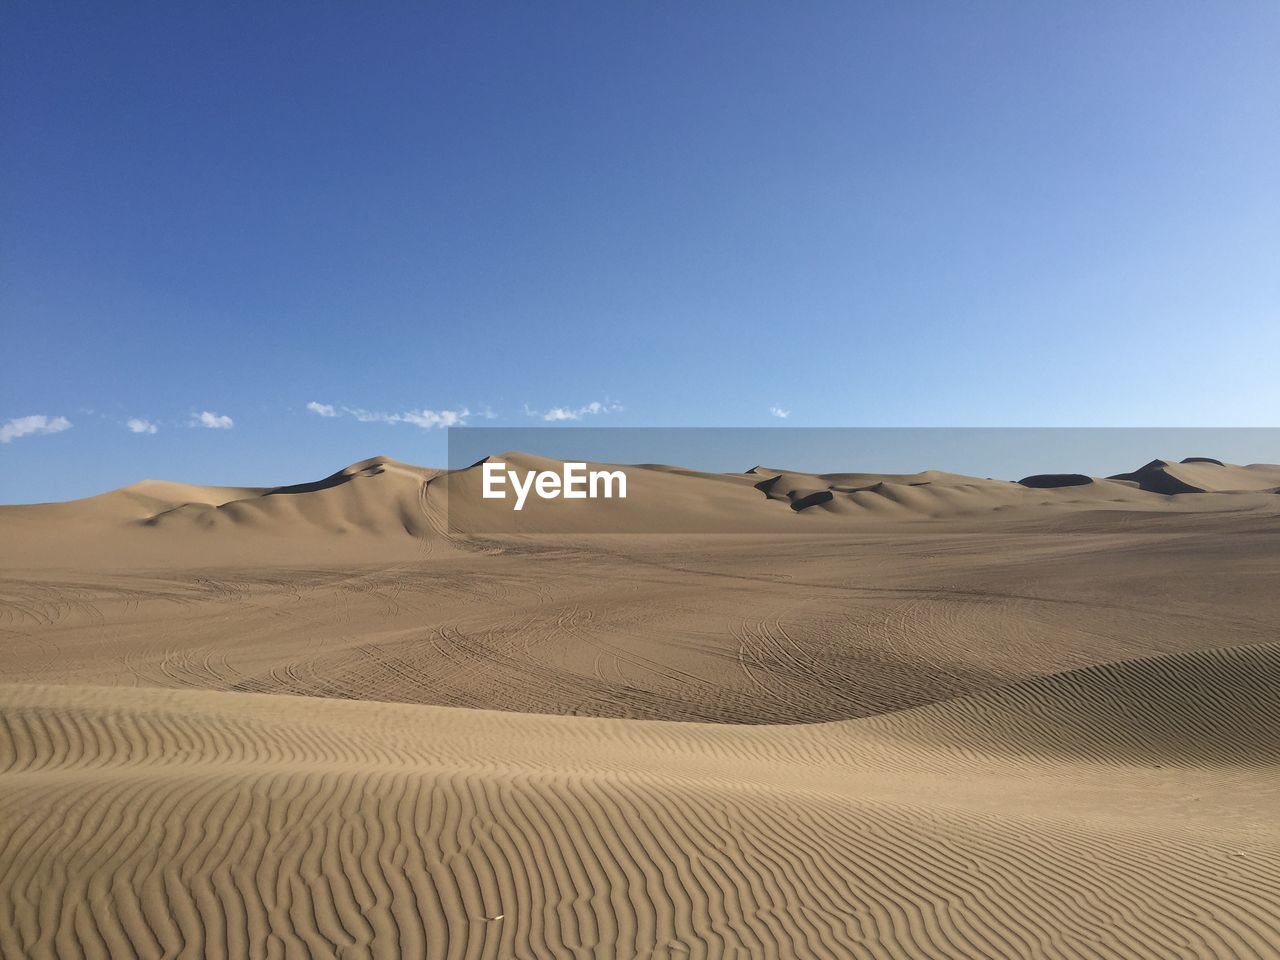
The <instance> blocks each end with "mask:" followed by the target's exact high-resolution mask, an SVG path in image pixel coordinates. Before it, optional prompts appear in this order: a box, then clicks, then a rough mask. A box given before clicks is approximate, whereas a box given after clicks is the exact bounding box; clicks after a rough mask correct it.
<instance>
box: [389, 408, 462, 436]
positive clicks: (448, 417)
mask: <svg viewBox="0 0 1280 960" xmlns="http://www.w3.org/2000/svg"><path fill="white" fill-rule="evenodd" d="M469 416H471V411H470V410H467V409H466V408H465V407H464V408H463V409H461V410H438V411H437V410H406V411H405V412H404V413H402V414H400V419H401V420H403V421H404V422H405V423H412V424H413V425H414V426H415V427H422V428H423V429H424V430H430V429H431V428H432V427H456V426H458V425H459V424H463V423H466V420H467V417H469Z"/></svg>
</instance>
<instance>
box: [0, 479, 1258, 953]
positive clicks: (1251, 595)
mask: <svg viewBox="0 0 1280 960" xmlns="http://www.w3.org/2000/svg"><path fill="white" fill-rule="evenodd" d="M525 456H526V455H507V458H508V459H511V458H513V457H525ZM527 462H528V463H530V464H533V465H536V464H537V463H538V462H539V461H537V460H536V459H535V458H529V459H528V461H527ZM1139 462H1140V461H1139ZM1061 477H1062V475H1055V476H1054V477H1042V478H1039V479H1036V478H1027V479H1026V480H1024V481H1023V482H1022V483H1009V482H1005V481H995V480H983V479H977V478H968V477H958V476H955V475H951V474H943V473H937V472H930V473H927V474H918V475H895V476H887V475H866V474H829V475H815V474H802V473H795V472H789V471H785V470H770V469H765V468H756V469H755V470H752V471H748V472H746V473H743V474H731V475H708V474H700V473H698V472H696V471H688V470H680V469H676V468H669V467H648V468H644V470H643V471H641V478H640V479H639V480H638V481H636V484H637V486H636V490H637V492H638V496H637V499H635V500H634V501H630V502H629V503H627V504H623V505H619V504H617V503H614V504H603V505H601V504H592V505H591V507H592V511H588V517H587V519H583V517H582V516H580V515H579V514H570V513H568V512H566V511H564V510H563V509H562V508H563V506H564V505H563V504H561V505H560V508H559V511H558V512H546V513H544V514H543V515H542V516H541V517H540V518H539V519H538V520H537V524H538V525H541V524H552V525H554V524H556V523H559V524H561V525H562V527H563V530H561V531H560V532H558V533H540V534H538V535H529V534H527V533H522V532H520V529H519V527H518V526H516V525H514V524H513V523H511V522H510V521H509V519H507V518H506V516H495V515H494V514H493V512H492V511H493V508H494V506H495V505H494V504H493V503H491V502H487V501H483V500H482V499H480V498H478V497H477V496H476V495H475V491H476V487H475V482H476V480H475V470H474V469H473V470H471V471H462V472H457V473H453V474H448V473H444V472H441V471H434V470H427V469H423V468H416V467H410V466H408V465H404V464H398V463H395V462H394V461H388V460H386V459H385V458H375V459H373V460H370V461H363V462H361V463H359V464H355V465H353V466H352V467H350V468H347V469H345V470H343V471H339V472H338V473H337V474H334V475H333V476H331V477H328V478H325V479H324V480H321V481H317V482H314V483H306V484H300V485H297V486H293V487H284V488H272V489H258V488H225V487H217V488H215V487H196V486H189V485H178V484H164V483H159V482H147V483H143V484H138V485H134V486H133V487H129V488H125V489H124V490H120V491H115V492H113V493H109V494H104V495H102V496H99V497H94V498H90V499H88V500H83V501H77V502H74V503H68V504H45V505H37V506H24V507H5V508H0V538H2V539H0V544H2V546H0V650H2V651H3V655H4V661H3V662H4V664H5V666H4V670H3V673H2V674H0V679H2V680H3V681H4V682H3V684H0V956H2V957H4V958H5V960H8V958H9V957H32V958H45V957H49V958H59V960H61V958H70V957H82V956H84V957H130V958H131V957H191V958H197V957H282V958H283V957H343V958H350V957H362V956H377V957H432V958H444V960H463V958H467V960H470V958H477V960H479V958H493V960H498V958H525V960H542V958H565V960H579V958H586V957H590V958H601V960H603V958H610V960H613V958H628V960H630V958H650V957H658V958H684V957H695V958H730V957H733V958H748V957H750V958H754V957H779V958H783V957H793V958H808V957H829V958H846V957H855V958H940V957H941V958H951V957H967V958H982V960H986V958H1010V960H1012V958H1018V960H1021V958H1032V957H1046V958H1048V957H1081V958H1085V957H1089V958H1104V957H1105V958H1110V957H1114V958H1125V960H1127V958H1152V960H1163V958H1170V957H1214V958H1227V957H1232V958H1268V957H1280V819H1278V818H1277V817H1276V810H1277V809H1280V776H1278V775H1277V771H1278V770H1280V648H1277V647H1276V645H1275V644H1276V639H1277V637H1276V624H1277V622H1280V591H1278V590H1276V584H1277V583H1280V550H1277V547H1276V544H1277V542H1278V541H1277V539H1276V534H1277V532H1280V523H1278V518H1280V497H1277V496H1276V494H1275V492H1274V490H1275V487H1276V486H1280V470H1277V469H1276V468H1274V467H1267V466H1264V465H1254V466H1250V467H1232V466H1229V465H1220V464H1215V463H1210V462H1203V461H1199V462H1193V463H1189V464H1177V463H1172V462H1167V461H1155V462H1153V463H1150V464H1148V465H1147V466H1145V467H1143V468H1141V469H1140V470H1138V471H1135V472H1134V473H1133V474H1129V475H1124V476H1122V477H1119V478H1112V479H1104V478H1089V477H1084V478H1083V479H1079V478H1075V479H1071V480H1070V482H1064V481H1063V480H1062V479H1061ZM1028 481H1031V482H1028ZM1273 481H1274V482H1273ZM1178 485H1181V486H1178ZM1183 487H1186V488H1192V489H1183ZM596 507H604V508H605V509H602V510H596V509H595V508H596ZM620 507H621V510H622V512H621V513H620V512H619V508H620ZM628 511H629V512H628ZM592 517H594V519H592ZM641 521H643V522H652V523H653V524H654V529H655V530H657V531H659V532H658V533H655V534H653V535H647V536H622V535H616V534H613V535H611V534H599V533H597V534H594V535H590V534H591V533H592V531H593V530H598V529H603V530H609V529H616V528H617V527H618V525H619V523H624V524H634V523H637V522H641ZM726 523H727V524H729V525H731V526H732V528H733V529H735V530H738V531H740V532H739V533H738V534H736V535H732V536H705V535H701V534H699V533H698V531H705V530H711V529H717V524H726ZM468 528H470V531H469V530H468Z"/></svg>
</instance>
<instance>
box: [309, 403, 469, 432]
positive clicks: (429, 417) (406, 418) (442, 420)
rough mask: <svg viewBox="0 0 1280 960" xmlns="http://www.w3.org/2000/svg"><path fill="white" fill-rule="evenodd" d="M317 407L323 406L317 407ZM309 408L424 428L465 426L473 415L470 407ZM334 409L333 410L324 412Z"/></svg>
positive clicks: (361, 419) (331, 414)
mask: <svg viewBox="0 0 1280 960" xmlns="http://www.w3.org/2000/svg"><path fill="white" fill-rule="evenodd" d="M317 407H320V408H323V409H322V410H321V409H316V408H317ZM307 409H308V410H314V411H315V412H316V413H318V414H320V415H321V416H322V417H340V416H342V415H343V414H345V415H347V416H349V417H353V418H354V419H356V420H358V421H359V422H360V423H409V424H412V425H413V426H415V427H421V428H422V429H423V430H430V429H432V428H433V427H457V426H463V425H465V424H466V422H467V418H468V417H471V416H472V413H471V410H470V408H468V407H463V408H462V409H460V410H427V409H422V410H405V411H403V412H401V413H382V412H381V411H378V410H365V409H362V408H361V407H335V406H333V405H331V404H327V403H309V404H307ZM324 411H332V412H328V413H326V412H324ZM476 416H481V417H487V418H491V417H493V416H494V414H493V412H492V411H490V410H489V409H488V408H487V407H486V408H485V409H484V410H483V411H482V412H481V413H479V414H476Z"/></svg>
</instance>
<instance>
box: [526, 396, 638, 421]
mask: <svg viewBox="0 0 1280 960" xmlns="http://www.w3.org/2000/svg"><path fill="white" fill-rule="evenodd" d="M622 409H623V407H622V404H620V403H613V402H612V401H609V400H606V401H604V402H601V401H599V400H593V401H591V403H588V404H585V405H584V406H581V407H552V408H551V409H550V410H531V409H529V405H528V404H525V407H524V415H525V416H526V417H535V418H536V419H539V420H546V421H547V422H549V423H555V422H558V421H562V420H581V419H582V418H583V417H587V416H591V415H593V414H597V413H617V412H618V411H620V410H622Z"/></svg>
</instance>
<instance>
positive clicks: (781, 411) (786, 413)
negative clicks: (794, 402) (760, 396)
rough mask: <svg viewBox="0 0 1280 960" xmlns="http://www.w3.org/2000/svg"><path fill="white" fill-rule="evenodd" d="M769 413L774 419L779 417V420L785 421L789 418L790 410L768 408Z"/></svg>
mask: <svg viewBox="0 0 1280 960" xmlns="http://www.w3.org/2000/svg"><path fill="white" fill-rule="evenodd" d="M769 412H770V413H771V414H773V415H774V416H775V417H780V418H781V419H783V420H785V419H787V417H789V416H791V411H790V410H784V409H782V407H778V406H773V407H770V408H769Z"/></svg>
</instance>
